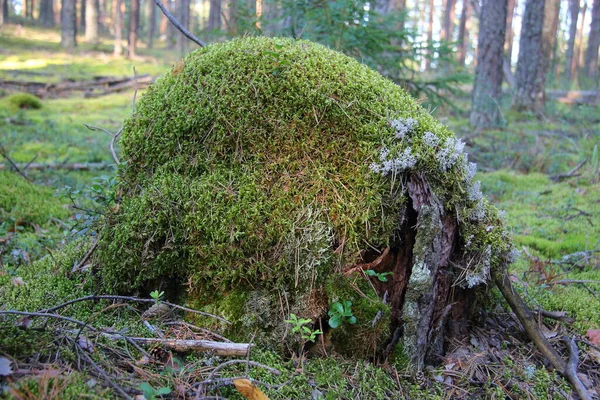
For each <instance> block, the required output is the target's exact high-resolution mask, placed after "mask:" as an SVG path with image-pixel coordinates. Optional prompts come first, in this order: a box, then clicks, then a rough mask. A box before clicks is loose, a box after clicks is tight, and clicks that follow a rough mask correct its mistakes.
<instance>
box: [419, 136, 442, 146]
mask: <svg viewBox="0 0 600 400" xmlns="http://www.w3.org/2000/svg"><path fill="white" fill-rule="evenodd" d="M423 143H425V145H427V146H429V147H437V145H439V144H440V138H439V137H437V135H436V134H435V133H433V132H425V133H424V134H423Z"/></svg>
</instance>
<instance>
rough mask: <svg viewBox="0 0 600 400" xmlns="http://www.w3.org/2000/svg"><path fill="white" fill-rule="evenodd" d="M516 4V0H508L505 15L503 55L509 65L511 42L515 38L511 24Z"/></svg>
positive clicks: (510, 60) (510, 63) (511, 49)
mask: <svg viewBox="0 0 600 400" xmlns="http://www.w3.org/2000/svg"><path fill="white" fill-rule="evenodd" d="M516 6H517V0H508V15H507V16H506V41H505V42H504V56H505V57H506V60H507V61H508V65H509V66H512V51H513V42H514V40H515V31H514V29H513V26H512V25H513V16H514V15H515V7H516Z"/></svg>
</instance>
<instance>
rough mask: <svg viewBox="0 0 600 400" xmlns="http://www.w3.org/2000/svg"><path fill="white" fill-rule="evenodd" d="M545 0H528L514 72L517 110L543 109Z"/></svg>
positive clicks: (545, 48) (545, 63) (547, 51)
mask: <svg viewBox="0 0 600 400" xmlns="http://www.w3.org/2000/svg"><path fill="white" fill-rule="evenodd" d="M544 10H545V1H544V0H527V3H526V4H525V14H524V15H523V25H522V27H521V39H520V40H519V58H518V61H517V72H516V76H515V79H516V93H515V95H514V97H513V104H512V107H513V108H514V109H515V110H519V111H525V110H527V111H542V109H543V108H544V103H545V94H544V86H545V83H546V71H547V69H548V57H549V54H550V47H549V44H548V43H547V42H544V36H543V33H544Z"/></svg>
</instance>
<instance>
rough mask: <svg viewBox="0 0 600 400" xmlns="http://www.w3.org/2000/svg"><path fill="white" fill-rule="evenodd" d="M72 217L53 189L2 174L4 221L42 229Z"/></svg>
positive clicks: (1, 217) (0, 210)
mask: <svg viewBox="0 0 600 400" xmlns="http://www.w3.org/2000/svg"><path fill="white" fill-rule="evenodd" d="M69 215H70V211H69V210H68V209H67V208H65V207H64V206H63V204H62V203H61V202H60V200H59V199H58V198H56V197H53V193H52V189H50V188H47V187H43V186H37V185H35V184H33V183H31V182H28V181H27V180H25V179H24V178H23V177H21V176H19V175H18V174H15V173H11V172H5V171H0V221H2V220H5V221H8V220H11V221H13V222H17V223H19V224H22V223H33V224H38V225H42V224H44V223H46V222H48V221H49V220H50V219H51V218H52V217H54V218H59V219H64V218H67V217H68V216H69Z"/></svg>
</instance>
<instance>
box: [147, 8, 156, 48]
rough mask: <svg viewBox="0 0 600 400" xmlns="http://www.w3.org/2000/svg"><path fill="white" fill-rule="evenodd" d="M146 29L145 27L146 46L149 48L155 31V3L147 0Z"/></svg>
mask: <svg viewBox="0 0 600 400" xmlns="http://www.w3.org/2000/svg"><path fill="white" fill-rule="evenodd" d="M147 4H148V29H146V46H147V47H148V48H149V49H151V48H152V47H153V46H154V34H155V32H156V7H157V6H156V4H155V3H154V1H153V0H148V3H147Z"/></svg>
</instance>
